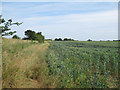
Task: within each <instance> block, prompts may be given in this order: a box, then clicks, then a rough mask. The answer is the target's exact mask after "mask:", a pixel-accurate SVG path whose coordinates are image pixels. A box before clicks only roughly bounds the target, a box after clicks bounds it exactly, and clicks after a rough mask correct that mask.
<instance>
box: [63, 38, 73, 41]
mask: <svg viewBox="0 0 120 90" xmlns="http://www.w3.org/2000/svg"><path fill="white" fill-rule="evenodd" d="M64 41H74V39H71V38H69V39H68V38H64Z"/></svg>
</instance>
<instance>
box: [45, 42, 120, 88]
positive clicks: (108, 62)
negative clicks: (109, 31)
mask: <svg viewBox="0 0 120 90" xmlns="http://www.w3.org/2000/svg"><path fill="white" fill-rule="evenodd" d="M50 44H51V45H50V46H49V51H48V54H47V60H46V61H47V63H48V66H49V75H52V74H54V75H56V76H59V80H60V82H59V86H60V87H66V88H67V87H69V88H71V87H73V88H86V87H87V88H91V87H95V88H108V87H109V88H110V87H117V79H118V42H112V41H106V42H105V41H101V42H100V41H92V42H89V41H67V42H66V41H58V42H50Z"/></svg>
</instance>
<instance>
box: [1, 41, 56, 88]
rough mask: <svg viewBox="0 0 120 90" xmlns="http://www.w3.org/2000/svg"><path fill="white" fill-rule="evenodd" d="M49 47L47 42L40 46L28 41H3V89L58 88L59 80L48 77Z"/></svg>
mask: <svg viewBox="0 0 120 90" xmlns="http://www.w3.org/2000/svg"><path fill="white" fill-rule="evenodd" d="M48 45H49V44H48V43H47V42H45V43H43V44H39V43H37V42H31V41H26V40H17V39H3V44H2V82H3V83H2V85H3V88H44V87H45V88H46V87H49V88H50V87H51V88H54V87H56V81H57V79H56V78H55V77H54V76H49V75H48V71H49V70H48V67H47V66H48V65H47V63H46V62H45V59H46V57H45V56H46V51H47V49H48Z"/></svg>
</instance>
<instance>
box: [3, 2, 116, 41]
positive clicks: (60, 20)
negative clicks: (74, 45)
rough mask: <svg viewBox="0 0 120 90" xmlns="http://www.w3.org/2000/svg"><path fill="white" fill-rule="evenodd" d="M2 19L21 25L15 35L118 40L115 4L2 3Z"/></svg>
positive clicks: (15, 28)
mask: <svg viewBox="0 0 120 90" xmlns="http://www.w3.org/2000/svg"><path fill="white" fill-rule="evenodd" d="M2 15H3V17H4V18H5V19H9V18H12V19H13V21H19V22H23V24H22V25H21V26H19V27H15V26H13V27H11V28H12V30H17V35H18V36H20V37H22V38H23V37H24V31H26V30H28V29H31V30H34V31H36V32H40V31H41V32H42V33H43V34H44V36H45V37H46V38H51V39H54V38H56V37H61V38H65V37H68V38H69V37H70V38H74V39H77V40H87V39H88V38H90V39H93V40H108V39H109V40H112V39H117V38H118V3H117V2H78V3H77V2H3V3H2Z"/></svg>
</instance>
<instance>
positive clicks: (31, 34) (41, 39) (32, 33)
mask: <svg viewBox="0 0 120 90" xmlns="http://www.w3.org/2000/svg"><path fill="white" fill-rule="evenodd" d="M25 35H26V36H27V37H26V38H23V39H24V40H26V39H27V40H37V41H38V42H39V43H43V42H44V36H43V35H42V32H38V33H36V32H35V31H32V30H27V31H25Z"/></svg>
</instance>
